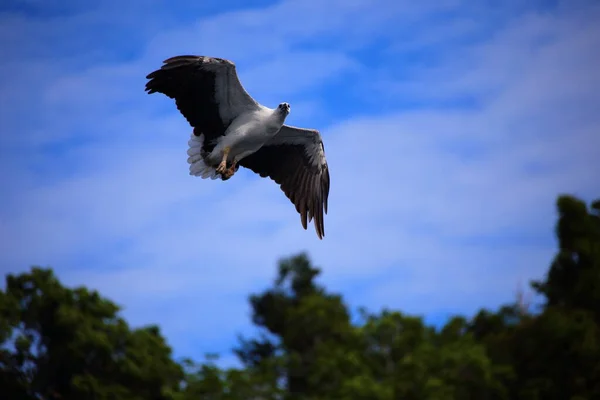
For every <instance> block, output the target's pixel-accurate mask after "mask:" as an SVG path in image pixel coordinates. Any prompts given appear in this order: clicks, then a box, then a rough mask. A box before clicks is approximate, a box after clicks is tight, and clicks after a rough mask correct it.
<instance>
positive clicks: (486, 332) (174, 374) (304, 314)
mask: <svg viewBox="0 0 600 400" xmlns="http://www.w3.org/2000/svg"><path fill="white" fill-rule="evenodd" d="M557 209H558V221H557V224H556V236H557V239H558V249H557V252H556V256H555V257H554V260H553V262H552V263H551V265H550V266H549V269H548V271H547V274H546V276H545V277H543V279H542V280H540V281H535V282H532V284H531V286H532V288H533V289H534V290H535V291H536V292H537V293H539V294H540V295H541V296H542V298H543V299H544V300H543V302H542V304H540V307H539V309H537V310H534V311H531V310H530V309H529V308H528V307H526V306H524V305H523V304H521V302H520V301H518V299H516V300H515V302H514V303H513V304H506V305H504V306H502V307H500V308H499V309H498V310H495V311H493V310H481V311H480V312H479V313H477V314H476V315H475V316H474V317H473V318H470V319H467V318H465V317H462V316H455V317H453V318H451V319H450V320H449V321H447V323H446V324H445V326H443V327H442V328H439V329H436V328H434V327H431V326H427V324H425V323H424V322H423V319H422V318H421V317H418V316H410V315H406V314H405V313H403V312H401V311H399V310H381V311H379V312H375V313H373V312H369V311H367V310H361V311H360V312H359V313H358V314H359V315H356V314H353V313H352V312H351V310H350V309H349V307H348V306H347V305H346V304H345V303H344V300H343V297H342V296H341V295H339V294H336V293H331V292H330V291H328V290H327V289H326V288H325V287H323V286H322V285H320V284H319V282H318V278H319V275H320V273H321V271H320V269H319V268H317V267H315V266H314V265H313V264H312V262H311V261H310V259H309V257H308V255H307V254H304V253H301V254H298V255H295V256H292V257H288V258H285V259H282V260H281V261H280V263H279V265H278V270H277V273H276V276H275V279H274V281H273V283H272V285H271V286H270V287H269V288H268V289H266V290H265V291H263V292H261V293H255V294H252V295H251V296H250V298H249V301H250V305H251V307H252V323H253V324H254V325H255V326H256V327H257V328H259V331H260V333H259V334H258V335H256V336H255V337H242V338H240V340H239V344H238V345H237V347H236V348H235V349H233V351H234V352H235V354H236V355H237V356H238V358H239V360H240V362H241V365H242V366H241V367H240V368H230V369H221V368H219V367H218V366H217V364H216V363H215V362H214V360H210V359H209V360H207V361H204V362H194V361H192V360H174V359H173V356H172V352H171V349H170V347H169V346H168V345H167V343H166V341H165V339H164V338H163V337H162V335H161V333H160V330H159V328H158V327H156V326H148V327H141V328H135V329H133V328H131V327H130V326H129V325H128V324H127V322H126V321H125V320H124V319H123V318H122V317H121V316H120V308H119V307H118V306H117V305H116V304H114V303H113V302H112V301H110V300H109V299H106V298H103V297H102V296H101V295H100V294H99V293H97V292H95V291H90V290H88V289H86V288H84V287H80V288H74V289H72V288H67V287H65V286H64V285H63V284H61V282H60V281H59V280H58V279H57V277H56V276H55V275H54V273H53V271H52V270H51V269H44V268H39V267H33V268H32V269H31V270H30V271H28V272H27V273H22V274H19V275H7V276H6V284H5V288H4V289H3V290H2V291H0V342H2V346H1V347H0V388H2V389H1V391H0V392H1V393H3V394H7V395H8V397H7V398H9V399H11V400H12V399H15V400H17V399H65V400H70V399H73V400H75V399H77V400H85V399H107V400H108V399H111V400H121V399H123V400H124V399H127V400H129V399H131V400H134V399H135V400H137V399H139V400H145V399H153V400H161V399H171V400H191V399H223V400H237V399H240V400H241V399H244V400H248V399H250V400H251V399H285V400H294V399H307V400H325V399H341V400H344V399H348V400H350V399H352V400H353V399H373V400H388V399H389V400H392V399H408V400H410V399H415V400H417V399H418V400H437V399H440V400H442V399H444V400H452V399H456V400H458V399H461V400H462V399H490V400H492V399H494V400H495V399H498V400H501V399H523V400H534V399H557V400H558V399H561V400H564V399H570V400H583V399H595V398H600V200H598V201H596V202H593V203H592V204H591V207H589V208H588V207H587V206H586V204H585V203H584V202H582V201H581V200H579V199H577V198H574V197H570V196H560V197H559V198H558V201H557ZM353 316H354V317H359V318H358V322H356V319H357V318H353ZM353 321H354V322H353Z"/></svg>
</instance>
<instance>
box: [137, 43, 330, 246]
mask: <svg viewBox="0 0 600 400" xmlns="http://www.w3.org/2000/svg"><path fill="white" fill-rule="evenodd" d="M146 79H147V82H146V86H145V91H146V92H147V93H148V94H152V93H162V94H163V95H165V96H167V97H169V98H170V99H173V100H174V101H175V105H176V107H177V109H178V110H179V112H180V113H181V115H182V116H183V117H184V118H185V119H186V120H187V122H188V123H189V124H190V126H191V127H192V128H193V129H192V133H191V135H190V138H189V140H188V150H187V155H188V159H187V162H188V164H189V173H190V175H193V176H197V177H201V178H202V179H206V178H211V179H220V180H222V181H227V180H229V179H230V178H231V177H232V176H233V175H234V174H235V173H236V172H237V170H238V169H239V167H240V166H242V167H244V168H247V169H249V170H251V171H253V172H254V173H256V174H258V175H259V176H260V177H261V178H270V179H271V180H273V181H274V182H275V183H276V184H278V185H279V187H280V189H281V190H282V191H283V193H284V194H285V195H286V197H287V198H288V199H289V200H290V201H291V202H292V204H293V205H294V206H295V208H296V211H297V212H298V213H299V214H300V222H301V224H302V227H303V228H304V230H306V229H307V224H308V223H310V222H311V221H312V220H313V219H314V227H315V231H316V234H317V237H318V238H319V239H323V237H324V236H325V224H324V213H325V214H327V207H328V198H329V187H330V175H329V165H328V163H327V159H326V157H325V146H324V144H323V138H322V136H321V134H320V132H319V130H317V129H309V128H300V127H295V126H290V125H286V124H285V120H286V118H287V116H288V115H289V114H290V112H291V106H290V104H289V103H287V102H282V103H279V104H278V105H277V107H276V108H269V107H266V106H264V105H262V104H260V103H258V102H257V101H256V100H255V99H253V98H252V97H251V96H250V94H248V92H247V91H246V89H245V88H244V87H243V85H242V83H241V82H240V79H239V77H238V74H237V69H236V65H235V63H234V62H233V61H231V60H227V59H224V58H218V57H211V56H201V55H179V56H174V57H171V58H168V59H166V60H164V61H163V63H162V65H161V66H160V68H158V69H156V70H155V71H153V72H151V73H149V74H148V75H147V76H146Z"/></svg>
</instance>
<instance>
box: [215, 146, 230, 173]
mask: <svg viewBox="0 0 600 400" xmlns="http://www.w3.org/2000/svg"><path fill="white" fill-rule="evenodd" d="M230 151H231V148H230V147H225V148H224V149H223V158H222V159H221V163H220V164H219V166H218V167H217V169H216V171H217V172H218V173H219V174H221V175H222V176H223V177H224V174H225V171H226V170H227V156H229V152H230Z"/></svg>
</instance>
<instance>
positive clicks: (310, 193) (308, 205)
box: [239, 125, 329, 239]
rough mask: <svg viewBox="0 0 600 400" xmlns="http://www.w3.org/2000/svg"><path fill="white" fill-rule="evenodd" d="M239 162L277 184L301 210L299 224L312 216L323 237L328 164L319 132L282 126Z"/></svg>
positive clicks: (305, 222) (308, 220) (298, 209)
mask: <svg viewBox="0 0 600 400" xmlns="http://www.w3.org/2000/svg"><path fill="white" fill-rule="evenodd" d="M239 164H240V165H241V166H243V167H246V168H248V169H250V170H252V171H254V172H255V173H257V174H259V175H260V176H261V177H269V178H271V179H273V180H274V181H275V182H276V183H278V184H279V185H280V187H281V190H282V191H283V192H284V193H285V195H286V196H287V197H288V198H289V199H290V200H291V202H292V203H293V204H294V205H295V206H296V211H298V213H300V221H301V222H302V227H303V228H304V229H307V223H308V222H310V221H311V220H312V219H313V218H314V220H315V221H314V224H315V230H316V232H317V236H318V237H319V239H322V238H323V237H324V236H325V225H324V218H323V212H325V214H327V201H328V198H329V167H328V165H327V160H326V159H325V147H324V146H323V141H322V139H321V135H320V133H319V131H317V130H314V129H304V128H296V127H292V126H288V125H283V127H282V128H281V130H280V131H279V132H278V133H277V135H275V136H274V137H273V138H271V139H270V140H269V141H268V142H267V143H265V145H263V146H262V147H261V148H260V149H259V150H258V151H257V152H255V153H253V154H251V155H249V156H247V157H245V158H243V159H242V160H240V162H239Z"/></svg>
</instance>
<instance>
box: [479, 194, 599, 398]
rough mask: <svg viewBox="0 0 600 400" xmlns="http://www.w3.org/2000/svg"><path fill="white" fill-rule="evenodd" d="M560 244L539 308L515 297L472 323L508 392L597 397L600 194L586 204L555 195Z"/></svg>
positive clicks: (539, 286)
mask: <svg viewBox="0 0 600 400" xmlns="http://www.w3.org/2000/svg"><path fill="white" fill-rule="evenodd" d="M557 209H558V214H559V219H558V222H557V225H556V235H557V239H558V244H559V249H558V252H557V254H556V256H555V257H554V261H553V262H552V265H551V266H550V269H549V271H548V273H547V275H546V279H545V280H543V281H537V282H532V287H533V288H534V290H536V291H538V293H540V294H542V295H543V296H544V297H545V302H544V304H543V308H542V310H541V312H540V313H539V314H538V315H532V314H528V313H523V312H521V310H520V307H519V305H518V304H514V305H509V306H504V307H502V308H501V309H500V311H499V312H498V313H490V312H487V311H482V312H480V313H479V314H478V315H477V316H476V317H475V318H474V320H473V321H472V323H471V324H470V330H471V331H472V332H473V333H474V335H475V337H476V338H477V339H478V340H479V341H481V342H482V343H484V344H485V346H486V349H487V353H488V354H489V356H490V357H491V359H492V361H493V362H494V364H495V365H496V371H498V372H499V373H500V375H501V376H502V380H503V382H504V385H505V387H506V388H507V392H508V393H509V394H510V398H512V399H523V400H525V399H532V400H533V399H557V400H558V399H572V400H575V399H592V398H600V318H599V316H600V217H599V216H600V201H596V202H594V203H592V207H591V211H590V210H588V209H587V207H586V205H585V203H584V202H582V201H581V200H578V199H576V198H574V197H571V196H560V197H559V198H558V201H557Z"/></svg>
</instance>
